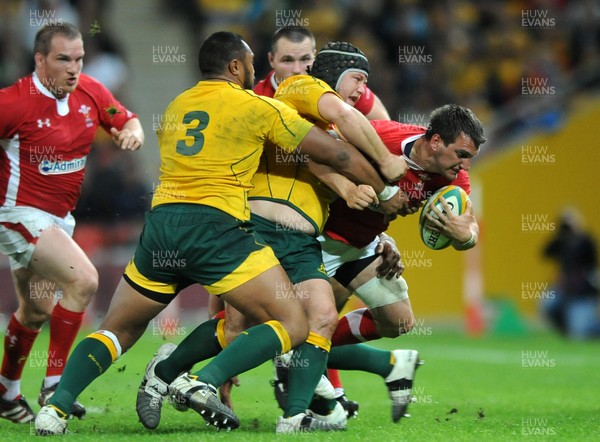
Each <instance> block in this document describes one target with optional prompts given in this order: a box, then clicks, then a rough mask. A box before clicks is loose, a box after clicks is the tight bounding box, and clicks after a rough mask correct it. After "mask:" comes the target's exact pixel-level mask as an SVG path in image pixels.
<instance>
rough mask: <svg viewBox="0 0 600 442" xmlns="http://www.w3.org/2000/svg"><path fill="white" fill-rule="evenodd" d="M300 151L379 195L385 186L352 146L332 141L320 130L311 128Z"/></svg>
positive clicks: (377, 174)
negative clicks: (370, 188)
mask: <svg viewBox="0 0 600 442" xmlns="http://www.w3.org/2000/svg"><path fill="white" fill-rule="evenodd" d="M301 144H302V150H303V152H305V153H307V154H308V155H309V156H310V159H311V160H313V161H315V162H317V163H321V164H325V165H328V166H331V167H332V168H334V169H335V170H336V171H337V172H339V173H340V174H342V175H344V176H345V177H346V178H348V179H349V180H350V181H352V182H354V183H356V184H368V185H370V186H371V187H372V188H373V189H374V190H375V192H377V193H380V192H383V191H384V190H385V189H386V185H385V183H384V182H383V180H382V179H381V177H380V176H379V173H378V172H377V171H376V170H375V168H374V167H373V166H372V165H371V164H370V163H369V161H367V159H366V158H365V157H364V156H363V155H362V154H361V153H360V152H359V151H358V150H356V148H355V147H354V146H352V145H351V144H349V143H346V142H345V141H340V140H334V139H333V138H332V137H331V136H329V135H328V134H327V132H325V131H324V130H322V129H319V128H317V127H316V126H315V127H313V128H312V129H311V130H310V131H309V132H308V134H307V135H306V136H305V137H304V139H303V140H302V143H301Z"/></svg>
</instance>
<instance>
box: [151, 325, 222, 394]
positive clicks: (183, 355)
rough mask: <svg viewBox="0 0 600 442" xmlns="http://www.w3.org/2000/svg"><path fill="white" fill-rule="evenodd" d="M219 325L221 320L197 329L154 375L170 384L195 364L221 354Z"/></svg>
mask: <svg viewBox="0 0 600 442" xmlns="http://www.w3.org/2000/svg"><path fill="white" fill-rule="evenodd" d="M218 323H219V319H211V320H210V321H206V322H204V323H202V324H200V325H199V326H198V327H196V328H195V329H194V330H193V331H192V332H191V333H190V334H189V335H188V336H187V337H186V338H185V339H184V340H183V341H181V343H180V344H179V345H178V346H177V348H176V349H175V350H174V351H173V353H171V355H170V356H169V357H168V358H167V359H165V360H163V361H160V362H159V363H158V364H156V367H155V368H154V373H156V375H157V376H158V377H159V378H160V379H162V380H163V381H165V382H166V383H167V384H170V383H171V382H173V381H174V380H175V378H176V377H177V376H179V374H180V373H181V372H183V371H188V370H190V369H191V368H192V367H193V366H194V364H195V363H197V362H200V361H204V360H206V359H209V358H212V357H213V356H216V355H217V354H219V352H221V350H222V348H221V345H220V344H219V340H218V338H217V324H218ZM219 385H221V384H219Z"/></svg>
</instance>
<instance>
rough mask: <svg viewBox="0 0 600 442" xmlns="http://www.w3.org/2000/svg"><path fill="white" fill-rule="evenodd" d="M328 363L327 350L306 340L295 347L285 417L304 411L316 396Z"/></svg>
mask: <svg viewBox="0 0 600 442" xmlns="http://www.w3.org/2000/svg"><path fill="white" fill-rule="evenodd" d="M326 365H327V351H325V350H324V349H322V348H320V347H317V346H316V345H314V344H309V343H308V342H305V343H303V344H301V345H299V346H298V347H296V348H295V349H294V353H293V356H292V359H291V360H290V371H289V374H288V396H287V404H286V407H285V412H284V414H283V415H284V417H291V416H295V415H297V414H299V413H304V412H305V411H306V409H307V408H308V407H309V405H310V402H311V401H312V398H313V396H314V392H315V387H316V386H317V384H318V383H319V380H320V379H321V376H322V375H323V371H324V370H325V368H326Z"/></svg>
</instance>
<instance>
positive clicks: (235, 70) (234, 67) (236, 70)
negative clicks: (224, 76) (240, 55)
mask: <svg viewBox="0 0 600 442" xmlns="http://www.w3.org/2000/svg"><path fill="white" fill-rule="evenodd" d="M241 64H242V62H241V61H240V60H238V59H237V58H234V59H233V60H231V61H230V62H229V64H228V65H227V69H229V72H230V73H231V75H233V76H234V77H237V76H239V75H240V67H241Z"/></svg>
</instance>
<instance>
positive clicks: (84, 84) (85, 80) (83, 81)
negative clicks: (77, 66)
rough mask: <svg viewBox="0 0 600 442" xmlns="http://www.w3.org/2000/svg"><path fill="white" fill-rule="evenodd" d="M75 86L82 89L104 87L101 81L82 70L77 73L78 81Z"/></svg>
mask: <svg viewBox="0 0 600 442" xmlns="http://www.w3.org/2000/svg"><path fill="white" fill-rule="evenodd" d="M77 88H83V89H106V86H104V85H103V84H102V83H100V82H99V81H98V80H96V79H95V78H94V77H90V76H89V75H87V74H84V73H83V72H82V73H81V74H79V82H78V83H77Z"/></svg>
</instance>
